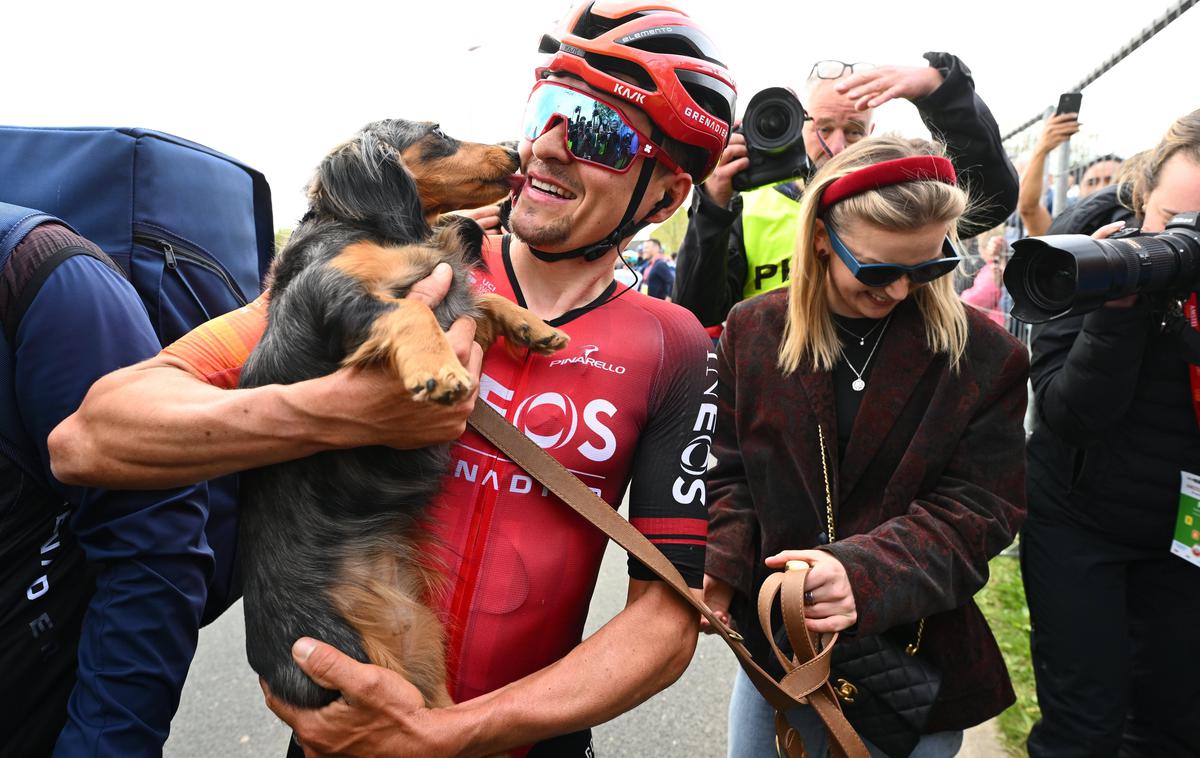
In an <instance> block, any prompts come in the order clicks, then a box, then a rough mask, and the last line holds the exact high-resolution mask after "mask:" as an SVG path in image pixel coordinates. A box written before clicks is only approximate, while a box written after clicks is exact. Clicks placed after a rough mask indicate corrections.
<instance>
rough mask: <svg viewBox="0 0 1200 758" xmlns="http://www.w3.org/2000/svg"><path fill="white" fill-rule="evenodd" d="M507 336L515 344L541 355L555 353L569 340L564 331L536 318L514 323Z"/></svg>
mask: <svg viewBox="0 0 1200 758" xmlns="http://www.w3.org/2000/svg"><path fill="white" fill-rule="evenodd" d="M508 338H509V339H510V340H511V341H512V342H514V343H515V344H517V345H520V346H521V347H527V348H529V349H530V350H532V351H533V352H535V353H541V354H542V355H550V354H551V353H556V352H558V351H559V350H562V349H563V348H564V347H566V346H567V343H568V342H570V341H571V338H570V337H568V336H567V335H566V334H565V333H563V332H560V331H559V330H557V329H555V328H554V327H552V326H550V325H549V324H547V323H545V322H544V321H541V320H537V319H534V320H531V321H523V322H521V323H519V324H516V325H514V327H513V329H512V331H511V332H510V333H509V334H508Z"/></svg>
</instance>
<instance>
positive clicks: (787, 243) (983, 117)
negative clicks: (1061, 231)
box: [674, 53, 1017, 326]
mask: <svg viewBox="0 0 1200 758" xmlns="http://www.w3.org/2000/svg"><path fill="white" fill-rule="evenodd" d="M925 58H926V60H928V61H929V64H930V65H929V66H928V67H919V66H918V67H904V66H884V67H881V68H869V69H867V68H866V67H865V66H861V64H843V63H841V62H839V61H820V62H818V63H817V64H816V65H814V66H813V70H812V71H811V72H810V74H809V78H808V84H807V86H806V92H805V101H804V105H805V108H806V110H807V111H808V119H809V120H807V121H806V122H805V123H804V127H803V139H804V151H805V153H806V154H807V156H808V160H809V161H810V162H811V163H812V164H813V166H815V167H820V166H823V165H824V164H825V162H826V161H828V160H829V159H830V158H831V157H833V156H834V155H837V154H838V153H840V152H841V151H842V150H844V149H846V147H847V146H849V145H852V144H854V143H855V142H857V141H858V140H860V139H862V138H863V137H865V136H867V135H868V134H870V133H871V129H872V126H871V117H872V115H873V112H874V109H875V108H878V107H879V106H880V105H883V104H884V103H886V102H888V101H889V100H892V99H895V98H905V99H908V100H910V101H912V103H913V105H915V106H916V107H917V110H918V112H919V113H920V114H921V118H922V120H923V121H924V122H925V125H926V126H927V127H928V128H929V130H930V132H932V133H933V135H934V137H935V138H936V139H938V140H941V141H943V142H944V143H945V144H946V146H947V149H948V151H949V154H950V156H951V159H952V161H953V162H954V165H955V168H956V169H958V171H959V173H960V175H961V177H962V183H963V186H964V187H966V188H968V189H969V190H970V192H971V195H972V199H973V201H974V203H976V204H977V206H978V207H977V208H976V209H975V218H974V219H973V221H972V222H969V223H968V222H964V223H962V224H960V226H959V229H958V233H959V236H960V237H961V238H963V239H965V238H967V237H971V236H974V235H976V234H979V233H980V232H982V231H985V230H987V229H990V228H992V227H994V226H996V225H997V224H999V223H1000V222H1002V221H1003V220H1004V219H1005V218H1006V217H1007V216H1008V215H1009V214H1010V213H1011V212H1012V210H1013V208H1014V207H1016V202H1017V177H1016V172H1015V171H1013V168H1012V164H1011V163H1009V161H1008V157H1007V156H1006V155H1005V152H1004V148H1003V145H1002V144H1001V141H1000V131H999V128H998V127H997V126H996V121H995V119H994V118H992V114H991V111H990V110H988V107H987V106H986V105H985V104H984V102H983V101H982V100H981V99H980V98H979V97H978V95H976V94H975V85H974V82H973V81H972V79H971V72H970V70H969V69H968V68H967V67H966V66H965V65H964V64H963V62H962V61H960V60H959V59H958V58H957V57H955V56H953V55H950V54H948V53H926V54H925ZM856 65H858V66H860V68H858V69H857V70H856ZM749 165H750V159H749V158H748V157H747V148H746V140H745V137H744V136H743V135H742V134H740V133H734V134H733V135H731V138H730V142H729V147H727V148H726V149H725V152H724V153H723V154H722V156H721V164H720V165H719V166H718V167H717V170H716V172H715V173H714V174H713V175H712V176H711V177H709V179H708V181H706V182H705V183H704V184H702V185H700V187H699V188H698V191H697V192H696V193H695V195H694V197H693V200H692V207H691V209H690V211H689V215H690V221H689V223H688V228H687V233H686V235H685V236H684V240H683V243H682V245H680V248H679V259H678V267H677V272H676V278H675V298H674V299H675V302H677V303H679V304H680V305H682V306H683V307H685V308H687V309H688V310H690V311H692V313H694V314H696V317H697V318H699V319H700V322H701V323H702V324H704V325H705V326H715V325H717V324H720V323H721V322H722V321H724V320H725V314H726V313H728V312H729V309H730V308H731V307H733V305H734V304H735V303H737V302H739V301H741V300H743V299H745V298H749V297H752V296H754V295H757V294H760V293H762V292H767V291H769V290H772V289H776V288H778V287H781V286H783V285H785V284H786V283H787V280H788V278H789V277H788V274H789V273H790V272H789V271H788V270H787V269H788V264H789V261H790V259H791V256H792V252H793V251H794V249H795V244H796V232H797V229H798V225H799V216H798V211H799V207H800V205H799V198H800V193H801V188H800V186H798V184H795V183H785V184H781V185H777V186H774V187H770V186H767V187H763V188H760V189H757V190H754V191H752V192H747V193H746V194H744V195H738V194H736V193H735V192H734V190H733V178H734V176H736V175H737V174H739V173H741V172H742V171H745V170H746V168H747V167H748V166H749Z"/></svg>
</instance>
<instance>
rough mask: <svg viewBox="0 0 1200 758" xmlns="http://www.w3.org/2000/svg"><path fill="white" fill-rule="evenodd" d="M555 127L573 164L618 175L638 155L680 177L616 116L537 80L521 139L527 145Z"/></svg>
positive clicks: (611, 109) (564, 88)
mask: <svg viewBox="0 0 1200 758" xmlns="http://www.w3.org/2000/svg"><path fill="white" fill-rule="evenodd" d="M560 121H561V122H563V123H564V124H565V128H564V129H563V130H562V131H563V141H564V142H565V143H566V147H567V151H568V152H570V153H571V155H572V156H574V157H575V158H576V159H577V160H581V161H584V162H585V163H591V164H593V165H596V166H600V167H602V168H606V169H608V170H610V171H616V172H618V173H623V172H625V171H627V170H629V167H630V166H632V165H633V161H634V159H635V158H637V157H638V156H639V155H642V156H645V157H646V158H655V159H657V160H658V161H659V162H660V163H662V164H663V165H665V166H666V167H667V168H669V169H671V170H672V171H674V172H675V173H680V171H681V169H680V168H679V166H678V165H677V164H676V163H675V161H673V160H672V159H671V158H670V156H668V155H667V153H666V152H665V151H664V150H663V149H662V148H660V147H659V146H658V145H656V144H654V142H652V141H651V140H650V139H649V138H648V137H646V135H644V134H642V133H641V132H640V131H638V130H637V129H636V128H634V126H633V125H632V124H630V123H629V122H628V121H626V120H625V116H624V115H622V113H621V111H619V110H617V109H616V108H614V107H612V106H611V105H609V104H608V103H605V102H603V101H600V100H597V99H595V98H594V97H592V96H591V95H589V94H587V93H586V92H583V91H582V90H577V89H575V88H574V87H571V86H569V85H566V84H563V83H561V82H553V81H549V80H542V81H540V82H538V83H537V84H535V85H534V86H533V92H531V93H529V101H528V102H527V103H526V104H525V123H524V127H523V129H522V134H523V135H524V137H525V139H527V140H531V141H532V140H536V139H537V138H538V137H540V136H542V135H543V134H545V133H546V132H548V131H550V130H551V129H553V128H554V127H555V126H557V125H558V123H559V122H560Z"/></svg>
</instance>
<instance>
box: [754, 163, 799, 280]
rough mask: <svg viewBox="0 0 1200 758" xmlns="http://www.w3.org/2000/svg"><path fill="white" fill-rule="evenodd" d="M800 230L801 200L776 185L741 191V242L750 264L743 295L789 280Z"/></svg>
mask: <svg viewBox="0 0 1200 758" xmlns="http://www.w3.org/2000/svg"><path fill="white" fill-rule="evenodd" d="M799 230H800V203H798V202H796V201H795V200H793V199H791V198H790V197H788V196H787V195H784V194H783V193H782V192H779V191H778V190H776V189H775V187H773V186H771V187H761V188H759V189H756V190H753V191H751V192H745V193H742V246H743V248H744V249H745V251H746V264H747V266H746V284H745V286H744V287H743V288H742V298H743V299H748V298H751V297H754V296H755V295H761V294H762V293H764V292H770V291H771V290H773V289H779V288H780V287H782V286H784V285H785V284H787V282H788V279H790V278H791V273H792V272H791V266H792V254H793V253H795V252H796V234H797V233H798V232H799Z"/></svg>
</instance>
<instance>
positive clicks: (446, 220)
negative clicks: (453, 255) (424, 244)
mask: <svg viewBox="0 0 1200 758" xmlns="http://www.w3.org/2000/svg"><path fill="white" fill-rule="evenodd" d="M438 221H439V223H438V227H437V229H435V230H434V233H433V239H432V240H430V242H431V243H432V244H433V245H435V246H437V247H440V248H442V249H443V250H460V251H462V256H463V260H465V261H466V262H467V263H469V264H470V265H472V266H474V265H476V264H478V263H480V262H481V261H482V260H483V228H482V227H481V226H479V224H477V223H475V221H474V220H472V219H469V218H467V217H466V216H459V215H457V214H454V213H447V214H446V215H444V216H442V217H441V218H440V219H439V220H438Z"/></svg>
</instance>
